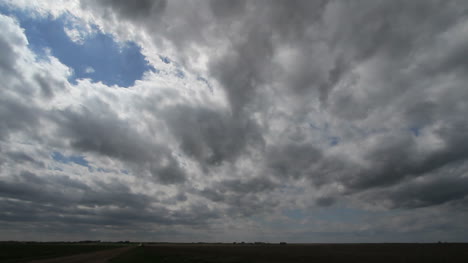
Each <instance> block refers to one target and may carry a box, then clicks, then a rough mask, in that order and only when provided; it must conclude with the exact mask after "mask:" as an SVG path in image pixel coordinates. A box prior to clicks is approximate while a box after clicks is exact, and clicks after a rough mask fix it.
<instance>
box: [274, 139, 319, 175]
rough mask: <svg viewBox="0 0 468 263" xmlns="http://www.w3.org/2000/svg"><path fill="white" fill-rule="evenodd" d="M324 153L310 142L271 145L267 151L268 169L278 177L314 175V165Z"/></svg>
mask: <svg viewBox="0 0 468 263" xmlns="http://www.w3.org/2000/svg"><path fill="white" fill-rule="evenodd" d="M321 158H322V153H321V151H320V150H319V149H317V148H316V147H314V146H313V145H310V144H304V143H301V144H298V143H291V144H287V145H278V146H274V147H271V148H270V149H269V151H268V153H267V158H266V159H267V164H266V167H267V171H266V173H269V172H270V171H271V172H272V174H273V175H276V176H278V177H292V178H301V177H313V176H314V165H315V164H316V163H318V162H320V161H321V160H320V159H321Z"/></svg>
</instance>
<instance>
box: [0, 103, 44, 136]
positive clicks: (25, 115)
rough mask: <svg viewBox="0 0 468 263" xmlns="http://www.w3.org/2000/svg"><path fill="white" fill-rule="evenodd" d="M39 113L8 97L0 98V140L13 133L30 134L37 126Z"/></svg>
mask: <svg viewBox="0 0 468 263" xmlns="http://www.w3.org/2000/svg"><path fill="white" fill-rule="evenodd" d="M40 117H41V114H40V112H38V111H36V109H35V108H34V107H31V106H30V105H25V104H23V103H22V102H20V101H17V100H16V98H10V99H9V98H8V95H6V96H4V97H3V98H0V140H5V139H8V136H9V135H10V134H11V133H14V132H28V131H29V132H31V131H33V129H34V127H35V126H36V125H37V124H38V121H39V118H40Z"/></svg>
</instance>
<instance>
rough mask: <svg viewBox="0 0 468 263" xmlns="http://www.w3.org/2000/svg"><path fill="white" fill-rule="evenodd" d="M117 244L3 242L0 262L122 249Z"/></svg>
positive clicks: (25, 260)
mask: <svg viewBox="0 0 468 263" xmlns="http://www.w3.org/2000/svg"><path fill="white" fill-rule="evenodd" d="M121 246H122V245H121V244H117V243H89V244H81V243H59V242H56V243H41V242H1V243H0V262H2V263H16V262H28V261H31V260H39V259H48V258H56V257H63V256H69V255H75V254H82V253H90V252H96V251H101V250H107V249H114V248H118V247H121Z"/></svg>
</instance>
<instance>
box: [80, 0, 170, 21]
mask: <svg viewBox="0 0 468 263" xmlns="http://www.w3.org/2000/svg"><path fill="white" fill-rule="evenodd" d="M166 2H167V1H165V0H136V1H125V0H105V1H99V2H95V1H87V0H84V1H81V5H82V7H83V8H85V9H86V8H90V7H91V6H93V7H94V6H98V7H99V8H100V10H101V8H103V9H104V10H103V11H104V12H105V14H106V15H108V14H109V13H112V12H116V13H117V14H118V15H119V16H122V17H124V18H128V19H132V20H140V19H141V20H144V19H147V18H148V17H149V16H152V15H156V14H159V13H162V12H164V9H165V8H166V5H167V3H166Z"/></svg>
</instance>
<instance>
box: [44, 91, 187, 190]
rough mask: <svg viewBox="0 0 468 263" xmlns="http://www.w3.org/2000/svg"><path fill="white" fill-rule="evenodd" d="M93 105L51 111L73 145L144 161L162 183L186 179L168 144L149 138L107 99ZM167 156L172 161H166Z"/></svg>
mask: <svg viewBox="0 0 468 263" xmlns="http://www.w3.org/2000/svg"><path fill="white" fill-rule="evenodd" d="M91 107H92V108H86V107H83V108H81V109H80V110H77V111H74V110H72V109H66V110H64V111H57V112H53V113H52V114H51V118H52V119H54V120H55V121H56V123H57V124H58V125H59V127H60V128H59V131H58V132H59V134H60V136H61V137H65V138H69V140H70V146H71V147H73V148H75V149H77V150H79V151H84V152H93V153H98V154H101V155H104V156H109V157H113V158H118V159H120V160H122V161H124V162H129V163H131V164H135V165H136V166H137V167H141V165H143V166H144V167H147V168H148V170H149V172H150V173H151V175H152V176H153V177H154V178H155V179H156V180H157V181H160V182H162V183H166V184H173V183H181V182H183V181H185V177H186V176H185V171H184V170H182V169H181V168H180V166H179V163H178V161H177V160H175V159H174V157H172V155H171V152H170V151H169V149H168V148H167V147H166V146H164V145H161V144H156V143H152V142H150V141H148V140H147V139H146V138H147V136H148V135H146V134H140V133H139V132H137V131H136V130H135V129H132V128H131V126H132V124H131V123H129V122H128V121H126V120H123V119H121V118H119V117H118V116H117V115H116V112H114V111H112V110H111V109H110V106H109V105H107V104H106V103H105V102H102V101H99V100H97V101H96V103H94V104H91ZM163 159H167V160H169V161H168V162H167V163H165V164H162V163H161V161H162V160H163Z"/></svg>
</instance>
